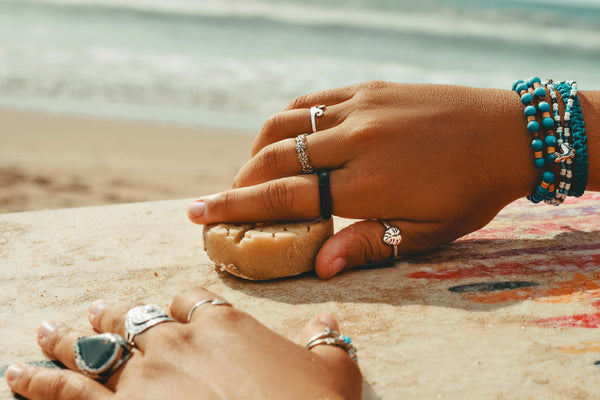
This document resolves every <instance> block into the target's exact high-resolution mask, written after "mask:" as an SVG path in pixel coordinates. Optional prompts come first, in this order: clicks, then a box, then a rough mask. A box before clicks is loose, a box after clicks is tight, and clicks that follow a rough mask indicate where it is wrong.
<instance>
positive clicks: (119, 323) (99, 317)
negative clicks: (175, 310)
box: [88, 300, 175, 352]
mask: <svg viewBox="0 0 600 400" xmlns="http://www.w3.org/2000/svg"><path fill="white" fill-rule="evenodd" d="M135 306H136V305H131V304H126V303H118V304H112V303H110V302H108V301H106V300H98V301H96V302H94V303H93V304H92V305H91V306H90V310H89V316H88V318H89V320H90V323H91V324H92V326H93V327H94V330H95V331H97V332H100V333H104V332H113V333H118V334H119V335H121V336H123V337H124V338H127V332H126V329H125V317H126V315H127V313H128V312H129V310H131V309H132V308H133V307H135ZM173 323H175V322H174V321H173V320H170V321H165V322H162V323H159V324H156V325H153V326H151V327H150V328H148V329H147V330H145V331H143V332H141V333H139V334H137V335H136V336H135V345H136V347H137V348H138V349H140V350H141V351H142V352H143V351H144V350H145V349H146V345H147V343H148V341H149V340H151V337H152V336H154V335H158V334H160V333H161V332H162V331H163V330H164V329H168V328H167V325H170V324H173Z"/></svg>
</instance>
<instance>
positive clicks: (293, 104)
mask: <svg viewBox="0 0 600 400" xmlns="http://www.w3.org/2000/svg"><path fill="white" fill-rule="evenodd" d="M308 97H309V96H308V95H306V94H303V95H301V96H297V97H295V98H294V99H292V100H291V101H290V102H289V103H288V105H287V107H286V109H287V110H293V109H296V108H303V107H304V104H306V102H307V99H308Z"/></svg>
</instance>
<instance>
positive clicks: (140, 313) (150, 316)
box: [125, 304, 175, 346]
mask: <svg viewBox="0 0 600 400" xmlns="http://www.w3.org/2000/svg"><path fill="white" fill-rule="evenodd" d="M172 321H175V320H174V319H173V318H171V317H169V316H168V315H167V313H166V312H164V311H163V310H162V308H160V307H159V306H155V305H153V304H148V305H143V306H137V307H133V308H132V309H131V310H129V311H128V312H127V315H126V316H125V333H126V336H125V339H126V340H127V343H129V344H130V345H131V346H135V337H136V336H137V335H139V334H140V333H142V332H145V331H147V330H148V329H150V328H152V327H153V326H156V325H158V324H162V323H163V322H172Z"/></svg>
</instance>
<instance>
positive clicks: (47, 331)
mask: <svg viewBox="0 0 600 400" xmlns="http://www.w3.org/2000/svg"><path fill="white" fill-rule="evenodd" d="M57 326H58V323H57V322H55V321H43V322H42V323H41V324H40V326H39V327H38V331H37V338H38V341H40V342H43V341H44V340H46V339H48V337H50V336H51V335H52V334H53V333H54V331H56V327H57Z"/></svg>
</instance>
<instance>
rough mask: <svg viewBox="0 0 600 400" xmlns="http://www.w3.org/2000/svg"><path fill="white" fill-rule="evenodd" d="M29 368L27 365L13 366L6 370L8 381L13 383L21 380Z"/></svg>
mask: <svg viewBox="0 0 600 400" xmlns="http://www.w3.org/2000/svg"><path fill="white" fill-rule="evenodd" d="M26 367H27V366H26V365H25V364H12V365H11V366H9V367H8V368H7V369H6V380H7V381H8V383H12V382H14V381H16V380H17V379H19V377H20V376H21V374H22V373H23V371H24V370H25V368H26Z"/></svg>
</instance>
